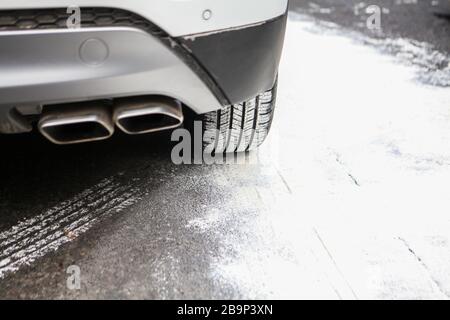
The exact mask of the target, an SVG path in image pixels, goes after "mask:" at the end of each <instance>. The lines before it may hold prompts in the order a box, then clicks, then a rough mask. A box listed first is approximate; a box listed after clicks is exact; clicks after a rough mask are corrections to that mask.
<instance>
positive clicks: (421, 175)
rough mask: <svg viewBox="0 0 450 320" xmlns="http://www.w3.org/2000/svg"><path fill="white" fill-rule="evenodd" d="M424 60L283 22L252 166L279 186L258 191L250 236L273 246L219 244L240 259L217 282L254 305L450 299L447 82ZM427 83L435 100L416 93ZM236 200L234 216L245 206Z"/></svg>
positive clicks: (300, 19) (296, 18) (448, 75)
mask: <svg viewBox="0 0 450 320" xmlns="http://www.w3.org/2000/svg"><path fill="white" fill-rule="evenodd" d="M368 43H369V44H372V45H374V46H370V45H369V46H368V45H364V44H368ZM392 44H395V46H394V47H391V48H390V50H386V49H387V48H388V46H389V45H392ZM411 48H413V49H411ZM386 51H390V52H391V53H392V52H394V53H396V54H395V55H392V54H387V53H386ZM411 51H412V52H414V54H413V55H411V54H408V52H409V53H411ZM430 52H432V48H429V47H427V46H426V45H425V46H421V44H417V43H412V42H410V41H408V40H407V39H395V40H393V39H388V40H385V41H383V42H381V40H380V41H373V40H371V39H369V38H364V36H361V35H355V33H353V32H348V33H346V32H343V31H341V32H336V30H335V29H334V28H333V27H326V26H324V25H318V24H316V23H315V22H314V21H313V20H311V19H310V18H307V17H306V16H301V15H291V17H290V21H289V25H288V31H287V36H286V46H285V51H284V57H283V62H282V65H281V70H280V79H279V97H278V109H277V112H276V119H275V123H274V125H273V130H274V131H273V132H272V134H271V137H270V142H269V143H267V144H265V145H264V146H263V148H262V149H261V152H260V160H261V161H262V163H263V164H262V165H261V175H262V176H263V177H265V178H266V179H267V180H268V181H279V184H277V185H274V184H273V182H272V183H271V184H270V185H268V186H267V187H263V186H259V187H258V188H257V190H256V192H257V193H258V198H259V199H261V200H262V201H263V202H264V206H265V210H266V215H262V216H258V218H255V221H254V222H253V223H254V224H255V228H256V229H258V224H259V225H261V226H260V228H261V229H260V231H259V232H257V234H262V233H263V232H262V231H261V230H264V232H265V233H271V234H273V237H274V239H277V240H273V241H269V242H264V241H259V242H258V239H259V238H257V240H256V241H255V239H253V240H252V241H249V242H248V243H242V242H240V243H236V242H235V241H234V240H233V239H234V238H233V237H234V236H233V235H232V234H230V235H224V238H225V240H224V241H226V240H227V239H229V241H228V245H229V246H230V247H232V248H234V250H235V251H236V252H239V255H238V256H237V257H236V256H233V257H228V258H229V259H226V258H224V257H223V258H222V259H221V261H219V262H218V263H217V265H216V271H215V276H217V277H219V278H222V279H223V281H224V282H225V283H230V282H232V283H235V284H236V286H238V287H240V288H244V289H243V290H244V291H245V292H246V293H245V294H244V296H245V297H254V298H261V297H269V298H349V299H352V298H379V299H393V298H413V299H422V298H423V299H427V298H439V299H440V298H444V299H446V298H449V297H450V243H449V241H450V196H449V190H450V88H448V87H446V84H448V83H450V82H449V81H450V72H447V71H448V70H450V69H449V68H448V67H447V69H445V66H443V68H441V70H434V69H433V68H434V66H435V63H434V61H431V60H430V59H429V56H428V55H429V54H430ZM435 56H436V57H438V58H439V59H441V60H443V61H447V62H448V61H449V60H448V56H446V55H445V54H442V53H435ZM411 57H412V58H413V59H411ZM417 61H419V62H420V63H417ZM427 61H428V62H429V63H430V64H429V65H428V66H427ZM441 67H442V64H441ZM425 69H426V71H427V74H428V79H430V78H431V79H439V81H441V82H440V85H439V86H432V85H429V84H426V83H424V82H423V81H419V79H423V77H422V76H421V75H423V74H424V70H425ZM433 70H434V71H433ZM242 175H245V171H244V169H243V172H242ZM241 191H242V192H241V194H239V195H236V197H235V198H236V199H235V201H236V205H237V206H239V205H242V203H244V202H245V201H243V200H242V199H243V198H247V199H250V198H252V196H249V195H248V193H249V192H250V193H251V192H252V191H249V190H248V189H247V188H246V187H242V188H241ZM245 193H247V195H245ZM253 205H254V206H255V207H256V206H259V204H258V202H257V201H255V202H254V203H253ZM230 206H231V205H230ZM242 228H246V227H244V226H242ZM243 232H248V230H247V229H245V230H244V231H243ZM268 238H270V236H268ZM259 240H260V239H259Z"/></svg>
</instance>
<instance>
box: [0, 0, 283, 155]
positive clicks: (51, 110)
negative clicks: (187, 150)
mask: <svg viewBox="0 0 450 320" xmlns="http://www.w3.org/2000/svg"><path fill="white" fill-rule="evenodd" d="M287 8H288V0H244V1H242V0H127V1H124V0H39V1H36V0H2V1H1V2H0V133H4V134H12V133H24V132H29V131H32V130H33V129H34V128H36V129H38V130H39V131H40V132H41V133H42V134H43V135H44V136H45V137H46V138H48V139H49V140H50V141H52V142H54V143H57V144H71V143H79V142H86V141H94V140H101V139H106V138H109V137H110V136H111V135H112V134H113V133H114V131H115V130H118V129H120V130H122V131H124V132H126V133H128V134H140V133H148V132H154V131H159V130H166V129H172V128H175V127H177V126H180V125H181V124H182V123H183V121H185V118H186V117H185V114H186V112H187V111H192V112H193V113H194V114H196V115H198V117H199V118H200V119H201V120H203V130H204V131H205V132H206V131H207V130H208V129H217V130H218V131H219V132H223V133H224V134H218V135H211V134H209V135H208V134H205V136H204V144H205V145H206V146H214V149H215V150H216V151H223V150H225V149H226V150H227V151H231V152H233V151H245V150H249V149H252V148H255V147H257V146H259V145H260V144H261V143H262V142H263V140H264V138H265V136H266V135H267V133H268V131H269V129H270V124H271V121H272V117H273V112H274V105H275V96H276V83H277V81H276V80H277V74H278V65H279V62H280V57H281V52H282V47H283V41H284V33H285V27H286V19H287Z"/></svg>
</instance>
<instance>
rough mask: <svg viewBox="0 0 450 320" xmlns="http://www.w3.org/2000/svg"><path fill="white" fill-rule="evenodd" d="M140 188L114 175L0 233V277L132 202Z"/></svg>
mask: <svg viewBox="0 0 450 320" xmlns="http://www.w3.org/2000/svg"><path fill="white" fill-rule="evenodd" d="M140 198H141V191H140V188H139V187H138V186H136V184H135V183H133V184H132V183H126V184H124V183H121V182H120V181H119V179H118V177H113V178H110V179H105V180H103V181H102V182H100V183H99V184H97V185H95V186H94V187H91V188H89V189H87V190H85V191H83V192H81V193H80V194H78V195H76V196H75V197H73V198H72V199H70V200H68V201H65V202H63V203H61V204H59V205H57V206H55V207H54V208H51V209H50V210H47V211H46V212H44V213H42V214H39V215H38V216H35V217H32V218H29V219H27V220H25V221H21V222H19V223H18V224H17V225H15V226H13V227H11V228H9V229H8V230H5V231H3V232H1V233H0V279H2V278H4V277H5V276H6V275H7V274H9V273H11V272H15V271H17V270H19V269H20V268H21V267H23V266H25V265H30V264H32V263H33V262H34V261H35V260H36V259H38V258H40V257H43V256H44V255H46V254H47V253H49V252H51V251H56V250H57V249H58V248H60V247H61V246H62V245H63V244H65V243H68V242H71V241H73V240H75V239H76V238H77V237H79V236H80V235H81V234H83V233H84V232H86V231H88V230H89V229H90V228H91V227H93V226H94V225H95V224H97V223H98V222H99V221H102V220H103V219H105V218H107V217H108V216H111V215H113V214H115V213H119V212H121V211H122V210H124V209H125V208H127V207H129V206H131V205H133V204H135V203H136V202H137V201H139V200H140Z"/></svg>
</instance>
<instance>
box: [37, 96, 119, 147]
mask: <svg viewBox="0 0 450 320" xmlns="http://www.w3.org/2000/svg"><path fill="white" fill-rule="evenodd" d="M38 128H39V131H40V132H41V133H42V135H44V136H45V137H46V138H47V139H48V140H50V141H51V142H53V143H56V144H74V143H82V142H88V141H97V140H103V139H107V138H109V137H111V136H112V134H113V133H114V123H113V122H112V119H111V113H110V112H109V110H108V108H107V107H105V106H104V105H103V104H102V103H99V102H88V103H77V104H70V105H58V106H51V107H47V108H46V109H44V113H43V115H42V117H41V119H40V120H39V123H38Z"/></svg>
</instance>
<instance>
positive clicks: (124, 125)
mask: <svg viewBox="0 0 450 320" xmlns="http://www.w3.org/2000/svg"><path fill="white" fill-rule="evenodd" d="M113 119H114V122H115V123H116V125H117V126H118V127H119V128H120V129H121V130H122V131H123V132H125V133H127V134H143V133H150V132H156V131H162V130H168V129H173V128H176V127H179V126H180V125H181V124H182V123H183V121H184V116H183V110H182V107H181V103H180V102H179V101H177V100H173V99H169V98H160V97H157V98H155V97H133V98H123V99H118V100H117V101H116V102H115V107H114V115H113Z"/></svg>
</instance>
